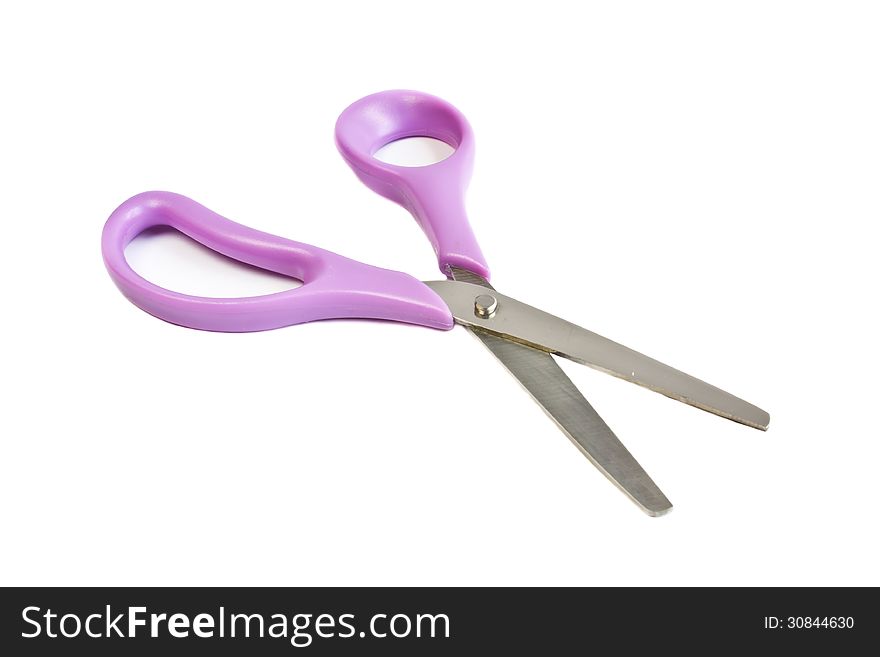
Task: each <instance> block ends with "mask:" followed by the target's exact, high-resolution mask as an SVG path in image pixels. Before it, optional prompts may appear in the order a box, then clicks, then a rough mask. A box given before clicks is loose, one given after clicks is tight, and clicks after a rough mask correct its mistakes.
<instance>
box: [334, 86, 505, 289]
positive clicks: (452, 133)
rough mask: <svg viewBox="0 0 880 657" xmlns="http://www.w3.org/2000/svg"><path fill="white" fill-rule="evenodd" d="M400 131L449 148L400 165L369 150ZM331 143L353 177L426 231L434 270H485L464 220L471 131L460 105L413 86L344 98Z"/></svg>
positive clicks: (399, 136)
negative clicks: (425, 161)
mask: <svg viewBox="0 0 880 657" xmlns="http://www.w3.org/2000/svg"><path fill="white" fill-rule="evenodd" d="M406 137H433V138H434V139H439V140H441V141H444V142H446V143H447V144H449V145H450V146H452V147H453V148H454V149H455V152H454V153H453V154H452V155H450V156H449V157H447V158H446V159H445V160H442V161H440V162H437V163H435V164H430V165H428V166H424V167H402V166H397V165H394V164H388V163H386V162H381V161H379V160H377V159H376V158H375V157H373V155H374V154H375V153H376V151H378V150H379V149H380V148H382V147H383V146H385V145H386V144H389V143H391V142H392V141H396V140H398V139H404V138H406ZM336 146H337V148H339V152H340V153H341V154H342V157H344V158H345V161H346V162H347V163H348V164H349V166H350V167H351V168H352V169H353V170H354V172H355V174H357V176H358V178H360V179H361V181H362V182H363V183H364V184H366V185H367V187H369V188H370V189H372V190H373V191H375V192H377V193H379V194H381V195H382V196H384V197H386V198H388V199H391V200H392V201H394V202H395V203H399V204H400V205H402V206H403V207H405V208H406V209H407V210H409V211H410V212H411V213H412V214H413V216H414V217H415V218H416V221H417V222H418V223H419V225H420V226H421V227H422V230H423V231H424V232H425V234H426V235H427V236H428V239H429V240H430V241H431V244H432V245H433V247H434V251H435V252H436V253H437V260H438V262H439V264H440V271H442V272H443V273H444V274H445V275H447V276H449V275H450V271H449V268H450V267H461V268H463V269H467V270H469V271H472V272H474V273H476V274H479V275H480V276H482V277H484V278H486V279H488V278H489V267H488V265H486V260H485V258H484V257H483V252H482V251H481V250H480V246H479V245H478V244H477V240H476V238H475V237H474V233H473V231H472V230H471V227H470V224H469V223H468V219H467V213H466V212H465V208H464V194H465V191H466V190H467V186H468V183H469V182H470V177H471V171H472V169H473V162H474V135H473V131H472V130H471V127H470V125H469V124H468V122H467V119H465V118H464V115H462V113H461V112H459V111H458V110H457V109H455V107H453V106H452V105H450V104H449V103H447V102H446V101H444V100H441V99H440V98H437V97H435V96H431V95H428V94H425V93H421V92H419V91H402V90H399V91H382V92H380V93H377V94H373V95H371V96H367V97H366V98H361V99H360V100H358V101H356V102H355V103H353V104H352V105H350V106H349V107H348V108H347V109H346V110H345V111H344V112H343V113H342V114H341V115H340V116H339V119H338V120H337V122H336Z"/></svg>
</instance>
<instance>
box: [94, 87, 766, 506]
mask: <svg viewBox="0 0 880 657" xmlns="http://www.w3.org/2000/svg"><path fill="white" fill-rule="evenodd" d="M408 137H432V138H434V139H438V140H440V141H443V142H445V143H446V144H448V145H449V146H451V147H452V148H453V149H454V152H453V153H452V154H451V155H450V156H449V157H447V158H446V159H444V160H441V161H439V162H436V163H434V164H431V165H428V166H424V167H403V166H398V165H394V164H389V163H386V162H382V161H380V160H378V159H376V158H375V157H374V155H375V153H376V152H377V151H378V150H379V149H381V148H382V147H383V146H385V145H387V144H389V143H391V142H393V141H396V140H399V139H405V138H408ZM336 146H337V148H338V149H339V152H340V153H341V154H342V157H343V158H344V159H345V161H346V162H347V163H348V165H349V166H350V167H351V168H352V170H353V171H354V173H355V174H356V175H357V177H358V178H360V180H361V181H362V182H363V183H364V184H366V185H367V187H369V188H370V189H372V190H373V191H375V192H377V193H379V194H381V195H382V196H384V197H386V198H388V199H390V200H392V201H394V202H396V203H398V204H400V205H402V206H403V207H405V208H406V209H407V210H409V211H410V213H412V215H413V216H414V217H415V219H416V221H417V222H418V224H419V226H421V228H422V230H423V231H424V233H425V235H427V237H428V239H429V240H430V242H431V244H432V245H433V247H434V251H435V253H436V255H437V261H438V263H439V266H440V271H441V272H442V273H443V274H444V275H445V276H446V280H440V281H429V282H424V283H423V282H419V281H418V280H416V279H415V278H413V277H412V276H410V275H408V274H404V273H401V272H397V271H391V270H388V269H380V268H378V267H374V266H371V265H367V264H364V263H361V262H357V261H355V260H350V259H348V258H345V257H343V256H340V255H337V254H335V253H332V252H330V251H325V250H323V249H319V248H317V247H314V246H310V245H308V244H303V243H301V242H294V241H292V240H289V239H285V238H283V237H276V236H274V235H270V234H268V233H264V232H261V231H258V230H254V229H252V228H248V227H246V226H243V225H241V224H238V223H235V222H233V221H230V220H229V219H226V218H224V217H221V216H220V215H218V214H216V213H215V212H212V211H211V210H209V209H208V208H206V207H204V206H202V205H200V204H198V203H196V202H195V201H193V200H191V199H189V198H187V197H185V196H180V195H178V194H173V193H170V192H146V193H143V194H139V195H137V196H134V197H133V198H130V199H129V200H127V201H126V202H125V203H123V204H122V205H121V206H119V207H118V208H117V209H116V210H115V211H114V212H113V214H111V215H110V218H109V219H108V220H107V223H106V224H105V226H104V231H103V235H102V238H101V248H102V253H103V257H104V263H105V265H106V267H107V271H108V272H109V273H110V276H111V278H112V279H113V281H114V282H115V284H116V285H117V287H118V288H119V289H120V290H121V291H122V293H123V294H124V295H125V296H126V297H127V298H128V299H129V300H130V301H131V302H132V303H134V304H135V305H136V306H138V307H140V308H141V309H143V310H145V311H146V312H148V313H150V314H151V315H155V316H156V317H159V318H161V319H164V320H166V321H168V322H172V323H174V324H179V325H181V326H187V327H191V328H196V329H203V330H209V331H232V332H239V331H263V330H267V329H275V328H279V327H282V326H289V325H293V324H301V323H304V322H313V321H317V320H324V319H342V318H361V319H379V320H389V321H395V322H405V323H409V324H416V325H420V326H426V327H430V328H433V329H441V330H449V329H451V328H452V327H453V326H454V325H455V324H459V325H461V326H464V327H465V328H466V329H467V330H468V331H470V332H471V333H473V334H474V335H475V336H476V337H477V338H479V340H480V341H482V342H483V344H485V345H486V347H487V348H488V349H489V351H491V352H492V353H493V354H494V355H495V356H496V357H497V358H498V360H500V361H501V363H502V364H503V365H504V366H505V367H506V368H507V369H508V370H509V371H510V372H511V374H513V376H514V377H515V378H516V379H517V380H518V381H519V382H520V383H521V384H522V385H523V387H524V388H525V389H526V390H527V391H528V392H529V394H530V395H531V396H532V397H533V398H534V400H535V401H536V402H537V403H538V404H539V405H540V406H541V407H542V408H543V409H544V410H545V411H546V412H547V414H548V415H550V417H551V418H552V419H553V420H555V421H556V423H557V424H558V425H559V427H560V428H561V429H562V431H563V433H565V434H566V435H567V436H568V437H569V438H570V439H571V440H572V442H573V443H574V444H575V445H576V446H577V447H578V448H579V449H580V450H581V451H582V452H583V454H584V455H585V456H587V458H589V459H590V461H592V463H593V464H594V465H595V466H596V467H597V468H598V469H599V470H600V471H601V472H602V473H603V474H605V475H606V476H607V477H608V478H609V479H610V480H611V481H612V482H613V483H615V484H616V485H617V486H618V487H619V488H620V489H621V490H622V491H623V492H624V493H626V494H627V495H628V496H629V497H630V498H631V499H632V500H633V501H634V502H635V503H636V504H637V505H638V506H639V507H641V508H642V509H643V510H644V511H645V512H646V513H648V514H649V515H652V516H658V515H662V514H664V513H666V512H667V511H669V510H670V509H671V508H672V505H671V504H670V502H669V500H668V499H667V498H666V496H665V495H664V494H663V493H662V492H661V490H660V489H659V488H658V487H657V485H656V484H655V483H654V481H653V480H652V479H651V478H650V477H649V476H648V474H647V473H646V472H645V471H644V470H643V469H642V467H641V466H640V465H639V463H638V462H637V461H636V459H635V458H633V456H632V455H631V454H630V452H629V451H628V450H627V449H626V447H625V446H624V445H623V443H621V442H620V440H619V439H618V438H617V436H615V435H614V433H613V432H612V431H611V429H610V428H609V427H608V425H607V424H606V423H605V422H604V421H603V420H602V418H601V417H600V416H599V414H598V413H597V412H596V411H595V409H594V408H593V407H592V406H591V405H590V404H589V402H587V400H586V399H585V398H584V397H583V395H582V394H581V393H580V391H579V390H578V389H577V388H576V387H575V385H574V384H573V383H572V382H571V380H570V379H569V378H568V376H566V374H565V373H564V372H563V371H562V369H561V368H560V367H559V365H558V364H557V362H556V361H555V360H554V358H553V356H554V355H555V356H561V357H563V358H568V359H570V360H573V361H575V362H577V363H581V364H583V365H588V366H590V367H592V368H595V369H597V370H600V371H602V372H606V373H608V374H612V375H614V376H617V377H620V378H621V379H625V380H626V381H630V382H632V383H636V384H638V385H641V386H644V387H646V388H649V389H651V390H654V391H656V392H659V393H662V394H664V395H666V396H668V397H671V398H672V399H676V400H678V401H681V402H684V403H686V404H690V405H691V406H695V407H697V408H700V409H702V410H704V411H709V412H710V413H714V414H716V415H720V416H721V417H724V418H727V419H729V420H733V421H735V422H739V423H741V424H744V425H747V426H750V427H754V428H756V429H762V430H766V429H767V426H768V424H769V422H770V416H769V415H768V413H767V412H765V411H763V410H761V409H760V408H758V407H756V406H754V405H752V404H750V403H748V402H746V401H743V400H742V399H739V398H737V397H734V396H733V395H731V394H729V393H727V392H724V391H723V390H720V389H719V388H716V387H714V386H712V385H709V384H708V383H704V382H703V381H700V380H698V379H696V378H694V377H692V376H689V375H687V374H685V373H683V372H680V371H678V370H676V369H673V368H672V367H669V366H668V365H664V364H663V363H660V362H658V361H656V360H654V359H652V358H649V357H647V356H644V355H642V354H640V353H637V352H635V351H633V350H631V349H628V348H627V347H624V346H623V345H620V344H618V343H616V342H613V341H611V340H609V339H607V338H603V337H601V336H599V335H597V334H595V333H592V332H591V331H588V330H587V329H584V328H581V327H580V326H577V325H576V324H572V323H570V322H567V321H565V320H563V319H560V318H559V317H556V316H554V315H551V314H549V313H546V312H543V311H541V310H538V309H537V308H533V307H532V306H528V305H526V304H524V303H521V302H519V301H517V300H515V299H513V298H511V297H508V296H506V295H504V294H501V293H499V292H497V291H496V290H495V288H494V287H492V286H491V285H490V284H489V267H488V266H487V264H486V260H485V258H484V257H483V253H482V251H481V250H480V247H479V245H478V244H477V241H476V238H475V237H474V233H473V231H472V229H471V227H470V224H469V223H468V219H467V214H466V212H465V203H464V193H465V190H466V188H467V185H468V182H469V180H470V175H471V171H472V169H473V158H474V137H473V132H472V130H471V127H470V125H469V124H468V121H467V120H466V119H465V117H464V116H463V115H462V114H461V112H459V111H458V110H457V109H456V108H455V107H453V106H452V105H450V104H449V103H447V102H445V101H443V100H441V99H440V98H437V97H435V96H431V95H428V94H425V93H421V92H417V91H384V92H380V93H377V94H373V95H371V96H367V97H365V98H362V99H361V100H358V101H356V102H355V103H353V104H352V105H350V106H349V107H348V108H347V109H346V110H345V111H344V112H342V114H341V115H340V116H339V119H338V120H337V123H336ZM155 226H170V227H172V228H175V229H177V230H178V231H180V232H182V233H184V234H185V235H187V236H189V237H190V238H192V239H194V240H196V241H197V242H200V243H201V244H203V245H204V246H206V247H208V248H210V249H213V250H214V251H217V252H219V253H222V254H223V255H226V256H228V257H230V258H233V259H235V260H239V261H241V262H244V263H247V264H249V265H253V266H256V267H260V268H263V269H266V270H269V271H273V272H276V273H279V274H283V275H285V276H289V277H293V278H296V279H299V280H301V281H302V283H303V284H302V286H300V287H298V288H295V289H292V290H286V291H284V292H278V293H275V294H266V295H262V296H254V297H243V298H229V299H225V298H207V297H198V296H192V295H187V294H180V293H177V292H173V291H171V290H166V289H164V288H162V287H159V286H157V285H154V284H152V283H150V282H149V281H147V280H145V279H144V278H142V277H141V276H140V275H138V274H137V273H136V272H135V271H134V270H133V269H132V268H131V267H130V266H129V264H128V263H127V262H126V259H125V247H126V246H127V245H128V243H129V242H130V241H131V240H132V239H134V238H135V237H136V236H137V235H138V234H140V233H141V232H143V231H144V230H146V229H148V228H152V227H155Z"/></svg>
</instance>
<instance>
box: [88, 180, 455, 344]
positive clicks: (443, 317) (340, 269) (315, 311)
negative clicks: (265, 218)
mask: <svg viewBox="0 0 880 657" xmlns="http://www.w3.org/2000/svg"><path fill="white" fill-rule="evenodd" d="M153 226H170V227H172V228H176V229H177V230H179V231H180V232H182V233H184V234H186V235H188V236H189V237H191V238H192V239H194V240H196V241H197V242H200V243H202V244H204V245H205V246H207V247H208V248H210V249H213V250H214V251H217V252H219V253H222V254H224V255H226V256H229V257H230V258H234V259H235V260H239V261H241V262H246V263H248V264H250V265H254V266H256V267H261V268H263V269H268V270H270V271H274V272H277V273H279V274H283V275H285V276H292V277H293V278H298V279H299V280H301V281H303V285H302V286H301V287H298V288H295V289H292V290H286V291H284V292H278V293H276V294H266V295H262V296H257V297H242V298H237V299H221V298H209V297H197V296H191V295H187V294H180V293H178V292H172V291H171V290H166V289H164V288H161V287H159V286H158V285H154V284H152V283H150V282H149V281H147V280H145V279H144V278H142V277H141V276H139V275H138V274H137V273H135V271H134V270H133V269H132V268H131V267H130V266H129V264H128V262H126V260H125V247H126V246H127V245H128V243H129V242H131V240H132V239H134V238H135V237H136V236H137V235H138V234H139V233H141V232H143V231H144V230H146V229H147V228H151V227H153ZM101 250H102V252H103V255H104V264H105V265H106V266H107V271H109V272H110V276H111V277H112V278H113V281H114V282H115V283H116V285H117V287H119V289H120V290H121V291H122V293H123V294H124V295H125V296H126V297H128V299H129V300H130V301H131V302H132V303H134V304H135V305H136V306H138V307H139V308H142V309H143V310H145V311H147V312H148V313H150V314H151V315H155V316H156V317H160V318H161V319H164V320H166V321H169V322H172V323H174V324H180V325H181V326H189V327H192V328H198V329H205V330H209V331H233V332H239V331H262V330H266V329H274V328H278V327H280V326H289V325H291V324H301V323H304V322H312V321H315V320H319V319H336V318H349V317H352V318H355V317H357V318H363V319H386V320H393V321H398V322H407V323H410V324H419V325H422V326H428V327H431V328H439V329H447V330H448V329H451V328H452V325H453V323H452V315H451V314H450V312H449V308H448V307H447V306H446V304H445V303H444V302H443V300H442V299H441V298H440V297H439V296H437V294H436V293H435V292H434V291H433V290H431V289H430V288H428V287H427V286H426V285H424V284H423V283H420V282H419V281H417V280H416V279H415V278H413V277H412V276H409V275H408V274H404V273H401V272H397V271H391V270H389V269H380V268H378V267H372V266H370V265H366V264H363V263H360V262H357V261H355V260H349V259H348V258H344V257H342V256H340V255H337V254H335V253H331V252H330V251H324V250H323V249H319V248H316V247H314V246H309V245H308V244H302V243H300V242H294V241H291V240H287V239H284V238H282V237H276V236H274V235H270V234H268V233H263V232H261V231H258V230H254V229H252V228H247V227H246V226H242V225H241V224H237V223H235V222H234V221H230V220H229V219H225V218H224V217H221V216H220V215H219V214H217V213H215V212H212V211H211V210H209V209H208V208H206V207H204V206H203V205H199V204H198V203H196V202H195V201H193V200H191V199H188V198H186V197H185V196H180V195H179V194H172V193H170V192H145V193H143V194H138V195H137V196H134V197H132V198H130V199H129V200H127V201H126V202H125V203H123V204H122V205H120V206H119V207H118V208H117V209H116V210H115V211H114V212H113V214H111V215H110V218H109V219H108V220H107V223H106V224H105V225H104V233H103V235H102V238H101Z"/></svg>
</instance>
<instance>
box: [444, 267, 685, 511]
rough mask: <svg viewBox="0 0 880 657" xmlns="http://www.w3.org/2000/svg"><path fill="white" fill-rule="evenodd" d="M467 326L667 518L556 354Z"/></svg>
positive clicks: (590, 452) (592, 454)
mask: <svg viewBox="0 0 880 657" xmlns="http://www.w3.org/2000/svg"><path fill="white" fill-rule="evenodd" d="M452 274H453V277H454V278H455V280H456V281H467V282H469V283H473V284H476V285H480V286H481V287H482V288H485V289H489V290H492V289H493V288H492V286H491V285H489V283H488V281H486V280H484V279H483V278H481V277H479V276H477V275H476V274H473V273H472V272H469V271H466V270H463V269H458V268H453V269H452ZM467 328H468V330H470V331H471V333H473V334H474V335H475V336H476V337H477V338H479V339H480V341H481V342H482V343H483V344H484V345H486V347H487V348H488V349H489V351H491V352H492V353H493V354H494V355H495V356H496V357H497V358H498V360H499V361H500V362H501V363H502V364H503V365H504V366H505V367H506V368H507V369H508V371H509V372H510V373H511V374H512V375H513V376H514V377H515V378H516V379H517V380H518V381H519V382H520V384H522V386H523V388H525V389H526V391H527V392H528V393H529V394H530V395H531V396H532V398H533V399H534V400H535V401H536V402H537V403H538V405H539V406H540V407H541V408H542V409H544V411H545V412H546V413H547V415H549V416H550V417H551V418H552V419H553V420H554V421H555V422H556V424H557V425H558V426H559V428H560V429H562V432H563V433H564V434H565V435H566V436H568V437H569V439H570V440H571V441H572V442H573V443H574V444H575V445H576V446H577V447H578V449H580V450H581V452H582V453H583V454H584V455H585V456H586V457H587V458H588V459H590V461H592V463H593V465H595V466H596V467H597V468H598V469H599V471H600V472H602V473H603V474H604V475H605V476H606V477H608V478H609V479H610V480H611V481H612V482H614V483H615V484H616V485H617V486H618V487H619V488H620V489H621V490H622V491H623V492H624V493H626V494H627V495H628V496H629V497H630V499H632V500H633V501H634V502H635V503H636V504H638V505H639V507H641V508H642V509H643V510H644V511H645V512H646V513H647V514H649V515H652V516H659V515H662V514H664V513H666V512H667V511H669V510H670V509H671V508H672V504H670V502H669V500H668V499H666V496H665V495H664V494H663V493H662V491H661V490H660V489H659V488H658V487H657V485H656V484H655V483H654V482H653V480H652V479H651V478H650V477H649V476H648V474H647V473H646V472H645V471H644V470H643V469H642V467H641V466H640V465H639V463H638V461H636V460H635V459H634V458H633V456H632V454H630V453H629V451H628V450H627V449H626V447H624V445H623V443H621V442H620V440H619V439H618V438H617V436H615V435H614V432H612V431H611V429H610V428H609V427H608V425H607V424H605V422H604V420H602V418H601V417H600V416H599V414H598V413H597V412H596V410H595V409H594V408H593V407H592V406H591V405H590V403H589V402H588V401H587V400H586V399H584V396H583V395H582V394H581V393H580V391H579V390H578V389H577V387H576V386H575V385H574V383H572V382H571V379H569V378H568V376H567V375H566V374H565V372H563V371H562V369H561V368H560V367H559V365H558V364H557V363H556V361H555V360H554V359H553V356H551V355H550V354H549V353H547V352H546V351H540V350H538V349H533V348H531V347H528V346H526V345H523V344H520V343H518V342H511V341H510V340H505V339H503V338H500V337H497V336H495V335H493V334H491V333H488V332H486V331H483V330H481V329H479V328H476V327H472V326H468V327H467Z"/></svg>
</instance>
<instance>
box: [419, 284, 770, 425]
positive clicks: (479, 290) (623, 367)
mask: <svg viewBox="0 0 880 657" xmlns="http://www.w3.org/2000/svg"><path fill="white" fill-rule="evenodd" d="M426 285H428V286H429V287H430V288H431V289H433V290H434V291H435V292H436V293H437V294H439V295H440V296H441V297H442V298H443V300H444V301H445V302H446V303H447V305H448V306H449V309H450V310H451V311H452V315H453V317H455V321H456V322H458V323H459V324H462V325H464V326H467V327H471V328H477V329H481V330H483V331H487V332H489V333H492V334H493V335H497V336H499V337H501V338H504V339H506V340H514V341H516V342H521V343H523V344H525V345H528V346H530V347H534V348H535V349H540V350H541V351H546V352H549V353H552V354H556V355H558V356H563V357H565V358H569V359H571V360H573V361H575V362H578V363H581V364H583V365H588V366H590V367H592V368H595V369H597V370H600V371H602V372H606V373H608V374H612V375H614V376H617V377H620V378H621V379H625V380H627V381H630V382H631V383H636V384H638V385H640V386H644V387H646V388H649V389H651V390H654V391H656V392H659V393H661V394H664V395H666V396H667V397H671V398H672V399H677V400H678V401H681V402H684V403H685V404H690V405H691V406H696V407H697V408H700V409H702V410H704V411H709V412H710V413H715V414H716V415H720V416H722V417H726V418H728V419H730V420H733V421H734V422H740V423H741V424H745V425H747V426H750V427H754V428H756V429H762V430H766V429H767V425H768V424H769V423H770V415H769V414H768V413H767V412H766V411H764V410H762V409H760V408H758V407H757V406H754V405H752V404H750V403H748V402H747V401H744V400H742V399H740V398H739V397H735V396H733V395H731V394H730V393H728V392H725V391H723V390H721V389H720V388H716V387H715V386H713V385H710V384H708V383H705V382H704V381H700V380H699V379H696V378H694V377H692V376H690V375H689V374H685V373H684V372H680V371H679V370H677V369H675V368H672V367H670V366H669V365H664V364H663V363H661V362H660V361H657V360H654V359H653V358H649V357H648V356H645V355H643V354H640V353H639V352H637V351H633V350H632V349H629V348H628V347H624V346H623V345H621V344H618V343H617V342H613V341H612V340H609V339H608V338H603V337H602V336H601V335H597V334H596V333H593V332H592V331H588V330H586V329H584V328H581V327H580V326H577V325H576V324H572V323H571V322H567V321H565V320H563V319H560V318H559V317H556V316H554V315H551V314H549V313H545V312H544V311H542V310H538V309H537V308H533V307H532V306H529V305H526V304H524V303H522V302H520V301H517V300H516V299H512V298H510V297H507V296H505V295H503V294H499V293H498V292H495V291H491V297H493V299H492V300H493V301H494V302H495V303H494V304H493V306H494V307H493V308H491V311H492V312H487V311H486V304H487V303H488V302H489V301H488V300H487V299H485V298H482V299H480V300H477V298H478V297H485V295H486V292H487V289H486V288H485V287H483V286H481V285H478V284H473V283H466V282H460V281H432V282H429V283H426ZM478 313H481V314H484V316H482V317H481V316H480V315H479V314H478Z"/></svg>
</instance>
